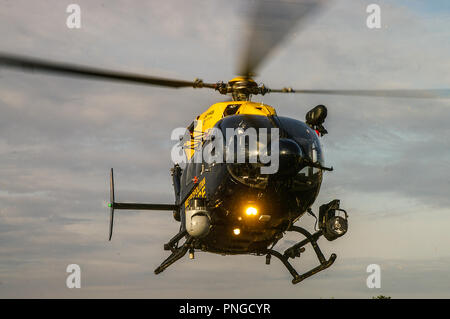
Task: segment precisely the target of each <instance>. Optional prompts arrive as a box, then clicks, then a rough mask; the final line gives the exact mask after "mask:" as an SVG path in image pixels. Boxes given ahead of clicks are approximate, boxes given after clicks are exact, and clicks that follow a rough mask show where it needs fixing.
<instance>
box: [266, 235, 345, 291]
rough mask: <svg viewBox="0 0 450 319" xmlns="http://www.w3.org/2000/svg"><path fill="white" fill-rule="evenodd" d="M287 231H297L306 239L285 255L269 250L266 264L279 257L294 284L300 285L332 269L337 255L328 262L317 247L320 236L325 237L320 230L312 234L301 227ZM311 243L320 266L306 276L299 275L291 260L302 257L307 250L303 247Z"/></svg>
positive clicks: (332, 256) (285, 252)
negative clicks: (272, 257) (321, 272)
mask: <svg viewBox="0 0 450 319" xmlns="http://www.w3.org/2000/svg"><path fill="white" fill-rule="evenodd" d="M287 231H295V232H297V233H300V234H302V235H303V236H305V237H306V238H305V239H304V240H302V241H301V242H299V243H298V244H295V245H293V246H292V247H290V248H288V249H286V250H285V251H284V253H283V254H281V253H280V252H278V251H276V250H273V249H267V251H266V254H267V255H266V264H268V263H270V257H271V256H275V257H277V258H278V259H279V260H280V261H281V262H282V263H283V265H284V266H286V268H287V269H288V270H289V272H290V273H291V275H292V277H294V278H293V279H292V283H293V284H298V283H299V282H301V281H303V280H304V279H306V278H308V277H310V276H312V275H314V274H316V273H318V272H319V271H322V270H324V269H327V268H328V267H330V266H331V265H332V264H333V263H334V261H335V260H336V254H331V256H330V258H329V259H328V260H326V259H325V257H324V255H323V253H322V251H321V250H320V248H319V245H317V240H318V239H319V237H320V236H322V235H323V233H322V231H321V230H319V231H318V232H316V233H314V234H311V233H310V232H308V231H307V230H306V229H304V228H302V227H299V226H291V227H290V228H289V229H288V230H287ZM308 243H311V245H312V247H313V249H314V252H315V253H316V256H317V258H318V259H319V262H320V265H319V266H317V267H315V268H313V269H311V270H309V271H307V272H305V273H304V274H301V275H299V274H298V273H297V271H296V270H295V268H294V267H292V265H291V263H290V262H289V258H296V257H300V253H301V252H303V251H304V250H305V248H303V246H305V245H306V244H308Z"/></svg>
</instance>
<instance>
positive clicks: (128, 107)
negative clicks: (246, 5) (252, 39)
mask: <svg viewBox="0 0 450 319" xmlns="http://www.w3.org/2000/svg"><path fill="white" fill-rule="evenodd" d="M70 3H72V2H71V1H61V0H58V1H56V0H51V1H25V0H14V1H12V0H10V1H8V0H1V1H0V6H1V10H0V39H1V42H2V44H1V51H4V52H13V53H20V54H24V55H32V56H37V57H42V58H47V59H54V60H57V61H67V62H74V63H79V64H87V65H93V66H97V67H105V68H112V69H119V70H123V71H132V72H139V73H148V74H154V75H160V76H165V77H176V78H181V79H186V80H193V79H194V78H195V77H200V78H202V79H203V80H205V81H209V82H215V81H218V80H224V81H226V80H228V79H230V78H231V77H232V76H233V75H234V71H235V70H236V68H235V66H236V63H237V62H238V61H237V58H236V56H237V53H238V52H239V41H240V38H239V31H240V30H241V29H242V19H241V18H242V12H244V11H245V10H244V9H243V8H242V3H241V2H240V1H237V0H235V1H227V2H224V1H215V0H208V1H207V0H196V1H189V2H188V1H175V0H166V1H133V2H131V1H125V0H123V1H114V2H113V1H93V0H89V1H88V0H78V1H77V2H76V3H78V4H79V5H80V7H81V10H82V22H81V23H82V27H81V29H68V28H67V27H66V18H67V13H66V12H65V11H66V7H67V5H69V4H70ZM351 3H352V4H351V5H350V4H349V1H344V0H342V1H334V2H333V4H332V5H330V6H328V7H327V8H326V10H324V11H322V12H321V13H320V15H318V16H316V17H314V18H312V19H310V20H308V21H307V23H306V24H302V25H300V26H298V27H297V28H294V32H293V33H292V34H291V35H289V36H288V37H287V38H286V42H285V43H284V45H282V46H281V47H280V48H279V49H278V50H276V52H274V54H273V55H272V58H271V59H269V60H268V61H267V62H266V63H265V64H264V65H263V67H262V68H261V70H260V72H259V77H258V78H257V80H258V81H263V82H264V83H265V84H266V85H267V86H269V87H283V86H292V87H295V88H305V89H320V88H323V89H327V88H330V89H335V88H341V89H357V88H360V89H367V88H379V89H383V88H448V87H450V72H449V70H450V60H449V59H448V57H449V56H450V42H449V41H448V39H449V36H450V4H449V3H448V1H440V0H433V1H425V0H422V1H419V0H409V1H406V0H403V1H401V0H397V1H381V0H380V1H374V0H373V1H363V0H359V1H352V2H351ZM370 3H378V4H379V5H380V6H381V9H382V12H381V14H382V16H381V17H382V28H381V29H379V30H370V29H368V28H367V27H366V23H365V21H366V18H367V13H366V7H367V5H368V4H370ZM0 83H1V84H0V297H2V298H11V297H12V298H24V297H32V298H37V297H44V298H52V297H64V298H72V297H76V298H80V297H85V298H99V297H107V298H108V297H113V298H116V297H122V298H132V297H137V298H211V297H217V298H231V297H233V298H252V297H255V298H330V297H334V298H370V297H372V296H375V295H380V294H384V295H389V296H392V297H393V298H418V297H425V298H432V297H436V298H449V297H450V245H449V243H450V232H449V228H450V209H449V205H450V196H449V195H450V194H449V190H450V138H449V137H450V127H449V125H448V123H449V120H450V100H445V99H441V100H437V99H434V100H412V99H385V98H363V97H330V96H318V95H311V96H306V95H305V96H303V95H295V96H293V95H291V96H287V95H285V96H283V95H273V96H265V97H264V98H261V97H257V98H256V99H255V100H257V101H263V102H264V103H268V104H270V105H273V106H274V107H276V109H277V111H278V114H280V115H284V116H290V117H293V118H298V119H304V114H305V113H306V112H307V111H308V110H309V109H310V108H312V107H313V106H315V105H317V104H325V105H327V106H328V109H329V117H328V119H327V122H326V127H327V129H328V131H329V133H330V134H329V135H327V136H325V137H324V138H323V139H322V141H323V147H324V149H325V155H326V164H327V165H330V166H334V168H335V171H334V172H331V173H325V178H324V183H323V186H322V191H321V193H320V195H319V198H318V200H317V202H316V204H315V205H314V206H313V209H315V210H317V209H318V206H320V204H322V203H325V202H328V201H330V200H331V199H334V198H339V199H341V205H342V206H343V207H344V208H345V209H347V211H348V212H349V213H350V230H349V233H348V234H347V235H346V236H345V237H343V238H341V239H339V240H337V241H335V242H332V243H329V242H326V241H325V240H321V242H320V243H321V244H322V247H323V251H324V252H325V253H326V255H328V254H331V253H332V252H335V253H337V255H338V259H337V261H336V262H335V264H334V265H333V266H332V268H330V269H328V270H326V271H324V272H322V273H319V274H318V275H316V276H315V277H312V278H310V279H308V280H306V281H304V282H303V283H301V284H299V285H295V286H293V285H292V284H291V283H290V275H289V273H288V272H287V271H286V270H285V269H284V268H283V266H282V265H281V264H280V263H278V262H277V261H275V260H274V262H273V263H272V265H270V266H266V265H265V264H264V262H265V260H264V258H263V257H253V256H233V257H230V256H228V257H223V256H219V255H213V254H205V253H198V254H197V255H196V259H195V260H193V261H192V260H189V259H188V258H187V257H185V258H184V259H182V260H181V261H179V262H178V263H176V264H174V265H173V266H171V267H170V268H168V269H167V270H166V271H165V272H164V273H162V274H160V275H158V276H155V275H154V274H153V270H154V269H155V268H156V267H157V266H158V265H159V264H160V262H161V261H162V260H163V259H164V258H166V257H167V252H165V251H163V249H162V245H163V243H164V242H166V241H167V240H168V239H169V238H170V237H171V236H172V235H173V234H175V233H176V232H177V230H178V224H177V223H176V222H175V221H174V220H173V218H172V216H171V213H164V212H140V213H137V212H120V213H118V214H117V215H118V216H117V218H116V225H115V233H114V236H113V240H112V241H111V242H108V241H107V232H108V218H109V217H108V210H107V208H106V202H107V199H108V198H109V190H108V174H109V172H108V170H109V168H110V167H114V168H115V173H116V198H117V199H118V200H121V201H144V202H167V203H170V202H171V201H173V191H172V185H171V179H170V174H169V169H170V167H171V166H172V163H171V161H170V149H171V148H172V146H173V142H172V141H171V140H170V133H171V131H172V130H173V129H174V128H176V127H184V126H187V125H188V124H189V123H190V122H191V121H192V119H193V117H194V116H196V115H198V114H200V113H201V112H202V111H204V110H205V109H206V108H207V107H208V106H209V105H211V104H212V103H214V102H216V101H218V100H220V99H223V97H222V96H219V95H217V94H216V93H214V92H210V91H208V90H204V91H202V90H190V89H180V90H171V89H165V88H152V87H144V86H132V85H127V84H118V83H103V82H96V81H82V80H79V79H68V78H60V77H53V76H44V75H39V74H29V73H21V72H13V71H9V70H0ZM299 224H300V225H302V226H305V227H308V228H310V229H312V227H313V225H314V220H313V219H312V218H311V217H309V216H305V217H304V218H303V220H302V221H301V222H300V223H299ZM287 239H288V240H295V239H296V237H295V236H288V238H287ZM283 245H284V246H286V245H287V243H284V244H283V243H282V245H281V246H283ZM314 258H315V257H314V256H313V255H312V254H310V253H309V252H307V253H305V255H304V256H303V257H302V260H301V262H300V260H296V263H295V265H297V267H298V269H299V271H300V270H307V269H308V268H309V267H312V266H315V263H316V260H315V259H314ZM69 264H78V265H80V267H81V271H82V288H81V289H68V288H67V287H66V284H65V280H66V276H67V275H68V274H67V273H66V267H67V265H69ZM369 264H379V265H380V266H381V274H382V280H381V285H382V286H381V288H380V289H369V288H367V286H366V278H367V276H368V273H366V267H367V266H368V265H369Z"/></svg>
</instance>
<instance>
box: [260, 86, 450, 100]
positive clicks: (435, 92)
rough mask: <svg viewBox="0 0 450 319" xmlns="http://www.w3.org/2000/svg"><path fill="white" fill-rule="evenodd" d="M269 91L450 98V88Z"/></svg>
mask: <svg viewBox="0 0 450 319" xmlns="http://www.w3.org/2000/svg"><path fill="white" fill-rule="evenodd" d="M268 93H301V94H327V95H347V96H370V97H398V98H418V99H430V98H443V99H448V98H450V89H429V90H420V89H419V90H294V89H292V88H283V89H275V90H272V89H268Z"/></svg>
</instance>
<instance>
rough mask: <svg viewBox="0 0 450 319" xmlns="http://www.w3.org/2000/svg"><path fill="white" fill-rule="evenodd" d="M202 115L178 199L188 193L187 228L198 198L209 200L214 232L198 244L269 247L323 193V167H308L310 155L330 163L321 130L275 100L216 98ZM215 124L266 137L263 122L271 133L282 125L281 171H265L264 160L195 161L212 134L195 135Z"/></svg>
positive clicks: (224, 248)
mask: <svg viewBox="0 0 450 319" xmlns="http://www.w3.org/2000/svg"><path fill="white" fill-rule="evenodd" d="M197 120H198V122H197V123H195V124H194V125H191V128H190V132H191V136H190V138H188V140H184V145H187V146H188V147H186V155H187V157H189V161H188V162H187V163H186V166H185V167H184V169H183V171H182V174H181V178H180V191H179V195H178V196H179V198H177V201H178V202H181V201H182V199H185V200H184V203H183V204H182V205H181V207H180V218H181V225H182V229H186V211H187V210H189V209H192V207H190V205H191V203H192V199H194V198H203V199H204V201H205V203H206V209H207V211H208V218H210V220H211V226H210V229H209V231H208V233H207V235H205V236H202V237H201V238H197V239H196V240H195V242H194V245H195V248H196V249H201V250H203V251H209V252H213V253H219V254H248V253H255V254H258V253H259V252H264V251H265V250H266V249H267V247H268V246H270V245H271V244H274V243H275V242H276V241H278V240H279V239H280V234H281V233H282V232H283V231H285V230H286V229H288V228H289V227H290V226H291V225H292V224H293V223H295V221H296V220H298V219H299V218H300V217H301V216H302V215H303V214H304V213H305V212H306V210H307V209H308V208H309V207H310V206H311V205H312V204H313V203H314V201H315V199H316V197H317V195H318V193H319V190H320V185H321V182H322V171H321V170H320V169H317V168H314V167H311V166H307V165H304V163H305V162H306V161H307V162H313V161H315V162H320V163H322V162H323V155H322V151H321V146H320V142H319V139H318V135H317V133H316V132H315V131H314V130H313V129H312V128H310V127H309V126H308V125H307V124H305V123H304V122H301V121H298V120H295V119H291V118H286V117H279V116H278V115H277V114H276V112H275V110H274V109H273V108H272V107H271V106H268V105H264V104H261V103H254V102H248V101H230V102H223V103H218V104H215V105H213V106H211V107H210V108H209V109H208V110H207V111H206V112H205V113H203V114H202V115H200V116H199V117H197ZM212 128H215V129H216V131H218V132H223V133H224V135H225V132H226V130H227V129H233V130H239V129H240V130H241V131H242V132H245V130H247V129H249V128H253V129H256V131H257V132H258V134H260V135H261V134H263V133H260V131H259V130H258V129H260V128H263V129H265V131H263V132H266V131H267V130H270V129H274V128H276V129H278V132H279V135H280V136H279V152H277V154H279V156H280V159H279V168H278V171H277V172H276V173H274V174H261V173H260V170H258V168H259V167H260V165H258V164H251V163H235V162H226V161H223V162H212V163H210V162H207V161H205V160H204V159H203V158H202V161H195V160H194V159H195V156H194V153H195V152H198V151H201V150H202V149H204V148H206V147H207V145H208V143H209V142H210V140H209V139H204V140H201V139H198V138H194V133H197V136H199V134H200V136H205V135H208V131H210V130H211V129H212ZM247 146H248V145H247ZM297 148H298V150H297ZM292 149H294V151H292ZM247 151H248V150H247ZM297 153H298V154H297ZM302 161H303V162H302ZM302 163H303V164H302ZM249 209H250V213H249Z"/></svg>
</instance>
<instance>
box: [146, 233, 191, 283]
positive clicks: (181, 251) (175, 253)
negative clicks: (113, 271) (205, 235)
mask: <svg viewBox="0 0 450 319" xmlns="http://www.w3.org/2000/svg"><path fill="white" fill-rule="evenodd" d="M193 240H194V239H193V238H192V237H188V239H187V240H186V241H185V242H184V244H183V245H182V246H181V247H178V248H174V249H173V250H172V254H171V255H170V256H169V257H167V259H166V260H164V261H163V262H162V264H161V265H160V266H159V267H158V268H156V269H155V275H157V274H159V273H161V272H163V271H164V270H165V269H166V268H167V267H169V266H170V265H172V264H173V263H174V262H176V261H177V260H178V259H180V258H182V257H183V256H184V255H186V253H187V251H188V250H189V248H190V247H191V244H192V241H193Z"/></svg>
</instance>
